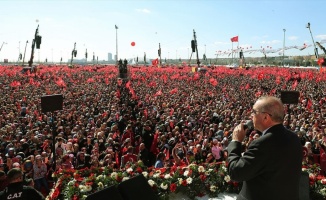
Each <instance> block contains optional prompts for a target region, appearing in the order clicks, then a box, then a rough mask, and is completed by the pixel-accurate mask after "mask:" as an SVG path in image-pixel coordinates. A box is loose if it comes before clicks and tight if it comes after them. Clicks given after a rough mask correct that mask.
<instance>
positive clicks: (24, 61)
mask: <svg viewBox="0 0 326 200" xmlns="http://www.w3.org/2000/svg"><path fill="white" fill-rule="evenodd" d="M27 43H28V40H27V41H26V45H25V51H24V56H23V67H24V62H25V54H26V47H27Z"/></svg>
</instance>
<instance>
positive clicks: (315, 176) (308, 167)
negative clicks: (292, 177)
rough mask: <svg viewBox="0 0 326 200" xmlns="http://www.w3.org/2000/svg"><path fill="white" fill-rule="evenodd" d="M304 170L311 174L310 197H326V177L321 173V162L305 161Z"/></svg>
mask: <svg viewBox="0 0 326 200" xmlns="http://www.w3.org/2000/svg"><path fill="white" fill-rule="evenodd" d="M302 171H303V172H307V173H308V175H309V187H310V198H311V199H314V200H324V199H326V177H325V176H323V175H321V170H320V166H319V164H308V163H306V162H304V163H303V165H302Z"/></svg>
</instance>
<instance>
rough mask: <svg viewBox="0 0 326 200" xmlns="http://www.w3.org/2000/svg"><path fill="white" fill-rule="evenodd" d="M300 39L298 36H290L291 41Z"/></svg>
mask: <svg viewBox="0 0 326 200" xmlns="http://www.w3.org/2000/svg"><path fill="white" fill-rule="evenodd" d="M298 38H299V37H297V36H290V37H288V39H289V40H297V39H298Z"/></svg>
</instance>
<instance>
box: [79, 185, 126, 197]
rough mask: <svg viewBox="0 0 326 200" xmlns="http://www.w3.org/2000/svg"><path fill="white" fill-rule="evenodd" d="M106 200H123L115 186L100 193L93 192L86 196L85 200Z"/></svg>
mask: <svg viewBox="0 0 326 200" xmlns="http://www.w3.org/2000/svg"><path fill="white" fill-rule="evenodd" d="M107 199H110V200H123V198H122V196H121V195H120V193H119V190H118V189H117V187H116V186H111V187H108V188H105V189H103V190H101V191H98V192H95V193H93V194H91V195H89V196H87V198H86V199H85V200H107Z"/></svg>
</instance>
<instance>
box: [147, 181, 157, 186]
mask: <svg viewBox="0 0 326 200" xmlns="http://www.w3.org/2000/svg"><path fill="white" fill-rule="evenodd" d="M148 184H149V185H150V186H151V187H153V186H154V185H155V184H156V183H155V182H154V181H153V180H152V179H149V180H148Z"/></svg>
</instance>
